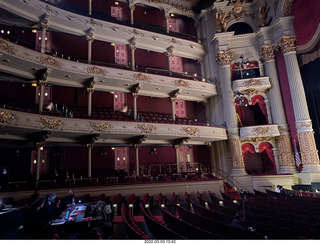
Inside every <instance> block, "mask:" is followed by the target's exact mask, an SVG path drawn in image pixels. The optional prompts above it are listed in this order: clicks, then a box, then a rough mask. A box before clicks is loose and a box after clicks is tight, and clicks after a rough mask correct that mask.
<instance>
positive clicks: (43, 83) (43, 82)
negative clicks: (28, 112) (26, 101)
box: [38, 68, 51, 113]
mask: <svg viewBox="0 0 320 244" xmlns="http://www.w3.org/2000/svg"><path fill="white" fill-rule="evenodd" d="M50 73H51V69H48V68H47V69H46V70H45V72H44V73H43V75H42V77H41V79H39V81H38V83H39V86H40V98H39V113H42V111H43V98H44V97H43V96H44V87H45V86H46V85H47V79H48V76H49V74H50Z"/></svg>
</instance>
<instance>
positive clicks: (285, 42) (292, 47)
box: [278, 36, 297, 54]
mask: <svg viewBox="0 0 320 244" xmlns="http://www.w3.org/2000/svg"><path fill="white" fill-rule="evenodd" d="M296 42H297V38H296V36H284V37H282V39H281V41H279V43H278V48H279V49H280V50H281V52H282V53H283V54H286V53H289V52H295V51H296V49H297V46H296Z"/></svg>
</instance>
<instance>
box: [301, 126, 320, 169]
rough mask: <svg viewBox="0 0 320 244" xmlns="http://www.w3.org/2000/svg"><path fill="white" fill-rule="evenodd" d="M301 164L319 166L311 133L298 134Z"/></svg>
mask: <svg viewBox="0 0 320 244" xmlns="http://www.w3.org/2000/svg"><path fill="white" fill-rule="evenodd" d="M298 140H299V146H300V153H301V162H302V164H304V165H306V164H317V165H318V164H319V155H318V150H317V147H316V143H315V139H314V134H313V131H308V132H303V133H298Z"/></svg>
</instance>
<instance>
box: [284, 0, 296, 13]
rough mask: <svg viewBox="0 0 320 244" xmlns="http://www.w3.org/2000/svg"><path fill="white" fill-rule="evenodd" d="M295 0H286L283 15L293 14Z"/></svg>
mask: <svg viewBox="0 0 320 244" xmlns="http://www.w3.org/2000/svg"><path fill="white" fill-rule="evenodd" d="M294 1H295V0H286V1H285V3H284V6H283V15H284V16H290V15H291V8H292V5H293V3H294Z"/></svg>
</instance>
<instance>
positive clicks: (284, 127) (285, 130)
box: [278, 125, 289, 135]
mask: <svg viewBox="0 0 320 244" xmlns="http://www.w3.org/2000/svg"><path fill="white" fill-rule="evenodd" d="M278 130H279V132H280V134H281V135H287V134H288V133H289V127H288V125H279V126H278Z"/></svg>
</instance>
